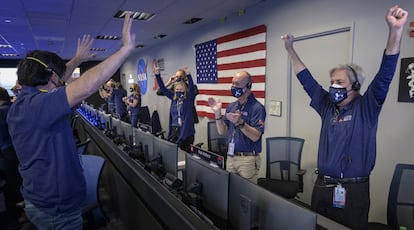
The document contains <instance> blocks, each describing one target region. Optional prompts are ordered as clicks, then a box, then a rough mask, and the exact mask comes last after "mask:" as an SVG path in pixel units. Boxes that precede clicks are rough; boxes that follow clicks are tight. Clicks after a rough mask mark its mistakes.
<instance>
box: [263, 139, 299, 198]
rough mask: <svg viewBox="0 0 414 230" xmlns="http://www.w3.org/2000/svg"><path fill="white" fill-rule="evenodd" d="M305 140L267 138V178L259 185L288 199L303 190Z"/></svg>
mask: <svg viewBox="0 0 414 230" xmlns="http://www.w3.org/2000/svg"><path fill="white" fill-rule="evenodd" d="M304 142H305V140H304V139H302V138H297V137H268V138H266V178H259V179H258V185H259V186H261V187H263V188H265V189H267V190H269V191H271V192H273V193H276V194H278V195H280V196H282V197H285V198H287V199H293V198H295V197H296V196H297V194H298V193H299V192H303V175H304V174H305V173H306V170H303V169H301V156H302V149H303V144H304Z"/></svg>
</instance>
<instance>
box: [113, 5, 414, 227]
mask: <svg viewBox="0 0 414 230" xmlns="http://www.w3.org/2000/svg"><path fill="white" fill-rule="evenodd" d="M392 4H400V6H401V7H403V8H405V9H407V10H408V11H409V12H411V14H410V15H409V19H408V21H413V20H414V19H413V15H414V4H412V3H411V2H409V1H402V0H398V1H385V0H367V1H357V0H349V1H335V0H313V1H305V0H302V1H294V0H289V1H271V0H268V1H263V2H262V3H260V4H258V5H257V6H255V7H254V8H250V9H247V10H246V14H245V15H244V16H241V17H239V16H237V15H236V14H234V15H230V16H228V18H227V21H226V22H224V23H221V22H220V21H219V20H217V22H216V23H212V24H209V25H207V26H204V27H203V28H199V29H196V30H194V31H193V32H191V33H187V34H183V35H182V36H180V37H176V38H168V39H167V40H166V41H165V42H163V43H162V44H160V45H159V46H157V47H154V48H150V49H145V50H141V51H137V53H136V54H135V55H133V56H132V57H131V58H130V59H129V60H128V61H127V62H126V63H125V65H124V66H123V67H122V69H121V73H125V74H126V76H128V75H129V73H136V63H137V61H138V59H140V58H144V59H148V60H149V63H148V64H149V65H148V66H149V68H148V73H149V75H150V77H149V82H150V84H149V85H150V86H149V89H148V92H147V94H146V95H145V96H143V105H148V106H149V107H150V110H151V111H152V110H155V109H156V110H158V111H159V112H160V117H161V120H162V126H163V128H164V129H167V127H168V109H169V103H170V102H169V100H168V99H166V98H165V97H158V96H155V92H154V91H152V85H153V84H154V78H153V76H152V74H151V71H150V68H151V61H152V59H153V58H157V59H158V58H163V59H164V61H165V71H164V73H163V74H165V77H166V78H167V77H168V76H169V75H171V74H174V73H175V70H176V69H178V68H181V67H182V66H188V67H189V68H190V69H191V70H192V71H193V72H195V61H194V50H193V46H194V45H195V44H198V43H201V42H204V41H208V40H211V39H214V38H217V37H219V36H222V35H225V34H229V33H233V32H237V31H240V30H243V29H247V28H250V27H253V26H257V25H260V24H265V25H266V26H267V68H266V75H267V77H266V108H268V105H267V103H268V102H269V100H280V101H282V102H286V100H287V95H288V91H287V80H286V76H287V73H288V59H287V55H286V52H285V50H284V46H283V42H282V41H281V40H280V35H282V34H284V33H287V32H288V33H292V34H294V35H295V36H301V35H306V34H312V33H317V32H320V31H326V30H330V29H335V28H339V27H343V26H349V25H352V24H353V23H354V25H355V27H354V29H355V30H354V33H355V40H354V49H353V53H354V56H353V61H354V62H355V63H357V64H359V65H361V66H362V67H363V68H364V71H365V73H366V76H367V79H366V84H365V85H364V86H363V87H362V92H364V90H365V87H366V86H367V85H368V84H367V82H370V81H371V80H372V77H373V75H374V74H375V73H376V71H377V70H378V67H379V62H380V59H381V55H382V51H383V49H384V48H385V42H386V39H387V38H386V35H387V26H386V23H385V19H384V17H385V13H386V11H387V10H388V8H389V7H391V5H392ZM407 31H408V27H407ZM413 41H414V38H409V37H408V32H407V35H405V36H404V37H403V41H402V47H401V54H400V58H405V57H412V56H414V45H413ZM315 57H316V58H317V54H315ZM321 62H323V60H321ZM329 68H330V66H326V74H327V81H328V70H329ZM194 75H195V74H194ZM293 80H294V81H295V80H296V79H293ZM398 81H399V64H398V67H397V72H396V75H395V76H394V80H393V82H392V84H391V86H390V91H389V94H388V98H387V100H386V102H385V104H384V108H383V111H382V113H381V116H380V121H379V126H378V134H377V138H378V140H377V149H378V151H377V162H376V166H375V168H374V170H373V172H372V175H371V211H370V221H380V222H386V205H387V196H388V189H389V184H390V180H391V177H392V173H393V170H394V167H395V164H396V163H400V162H405V163H414V157H413V156H412V153H411V152H410V150H411V141H412V137H411V135H410V134H412V130H414V129H413V128H414V122H413V121H412V120H411V119H410V118H411V115H412V114H413V113H414V105H413V104H410V103H399V102H397V97H398ZM124 85H125V83H124ZM282 106H283V108H282V116H281V117H275V116H269V115H268V117H267V119H266V124H265V125H266V131H265V134H264V138H265V137H270V136H283V135H286V133H287V119H286V114H285V113H284V111H286V110H285V109H286V103H283V104H282ZM206 122H207V119H205V118H204V119H201V122H200V124H198V125H197V126H196V132H197V133H196V141H195V142H204V143H207V139H206V136H207V131H206ZM315 133H316V134H317V133H318V132H316V131H315ZM264 138H263V141H264ZM307 144H308V143H307ZM309 144H317V143H309ZM263 147H265V145H263ZM264 152H265V149H263V153H264ZM303 154H307V155H309V156H311V157H310V159H313V161H314V162H312V163H313V164H315V162H316V152H304V153H303ZM263 156H264V154H263ZM264 158H265V157H263V164H262V165H263V166H264V162H265V159H264ZM303 163H304V164H306V162H303ZM264 169H265V167H262V170H261V172H260V174H261V175H264V173H265V172H264ZM310 170H312V169H310ZM307 173H309V174H312V173H313V172H312V171H309V170H308V172H307ZM307 183H312V181H307ZM311 192H312V191H311V189H306V190H305V193H304V194H303V195H302V196H301V197H303V198H302V200H303V201H304V202H306V203H310V194H311Z"/></svg>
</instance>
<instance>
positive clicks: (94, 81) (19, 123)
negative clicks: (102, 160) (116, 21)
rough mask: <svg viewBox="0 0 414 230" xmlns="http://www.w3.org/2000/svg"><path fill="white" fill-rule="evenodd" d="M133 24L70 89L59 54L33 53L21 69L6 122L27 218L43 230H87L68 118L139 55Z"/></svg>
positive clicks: (83, 187) (127, 19)
mask: <svg viewBox="0 0 414 230" xmlns="http://www.w3.org/2000/svg"><path fill="white" fill-rule="evenodd" d="M132 20H133V19H132V18H131V17H130V14H129V13H128V14H127V15H126V16H125V20H124V24H123V29H122V46H121V48H120V49H119V50H118V51H116V52H115V53H114V54H112V55H111V56H110V57H108V58H107V59H105V60H104V61H102V62H101V63H100V64H98V65H96V66H95V67H93V68H91V69H89V70H88V71H86V72H85V73H83V74H82V76H81V77H79V78H78V79H77V80H75V81H73V82H72V83H70V84H68V85H66V86H65V85H63V84H62V82H63V81H62V79H61V78H62V76H65V71H66V65H65V62H64V61H63V60H62V59H61V58H60V57H59V56H57V55H56V54H55V53H52V52H48V51H39V50H37V51H32V52H30V53H28V54H27V56H26V57H25V58H24V59H23V60H21V61H20V63H19V66H18V70H17V76H18V81H19V83H20V84H21V85H22V91H21V93H20V95H19V96H18V97H17V100H16V101H15V102H14V103H13V105H12V106H11V108H10V110H9V113H8V116H7V122H8V125H9V131H10V135H11V138H12V143H13V145H14V146H15V148H16V152H17V157H18V158H19V161H20V165H19V171H20V174H21V176H22V178H23V184H22V189H21V191H22V195H23V197H24V200H25V212H26V215H27V217H28V218H29V219H30V221H31V222H32V223H33V224H35V225H36V227H37V228H38V229H82V215H81V204H82V202H83V200H84V198H85V192H86V184H85V178H84V176H83V173H82V166H81V164H80V161H79V156H78V153H77V150H76V144H75V140H74V137H73V134H72V129H71V126H70V122H69V120H68V119H67V118H68V116H69V115H70V114H71V113H72V107H74V106H76V105H77V104H79V103H80V102H81V101H82V100H84V99H85V98H87V97H88V96H90V95H91V94H93V93H94V92H95V91H96V90H98V88H99V86H101V85H103V84H104V82H105V81H107V80H108V79H109V77H110V76H112V75H113V74H114V73H115V72H116V70H117V69H118V68H119V67H120V66H121V65H122V63H123V62H124V61H125V60H126V59H127V57H128V56H129V55H130V54H131V52H132V51H133V50H134V48H135V34H132V33H131V27H132Z"/></svg>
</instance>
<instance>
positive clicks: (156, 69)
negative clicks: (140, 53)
mask: <svg viewBox="0 0 414 230" xmlns="http://www.w3.org/2000/svg"><path fill="white" fill-rule="evenodd" d="M152 71H153V72H154V75H155V79H156V80H157V82H158V86H159V87H160V90H161V92H162V93H163V95H165V96H166V97H168V98H169V99H171V100H172V99H173V98H174V92H172V91H171V90H169V89H167V87H166V86H165V85H164V82H163V81H162V79H161V73H160V68H159V67H153V68H152Z"/></svg>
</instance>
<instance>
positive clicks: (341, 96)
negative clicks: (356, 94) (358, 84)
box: [329, 84, 348, 105]
mask: <svg viewBox="0 0 414 230" xmlns="http://www.w3.org/2000/svg"><path fill="white" fill-rule="evenodd" d="M347 97H348V92H347V91H346V88H345V87H342V86H340V85H337V84H333V85H332V86H331V87H329V98H330V99H331V102H332V103H334V104H336V105H337V104H339V103H341V102H342V101H343V100H345V99H346V98H347Z"/></svg>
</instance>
